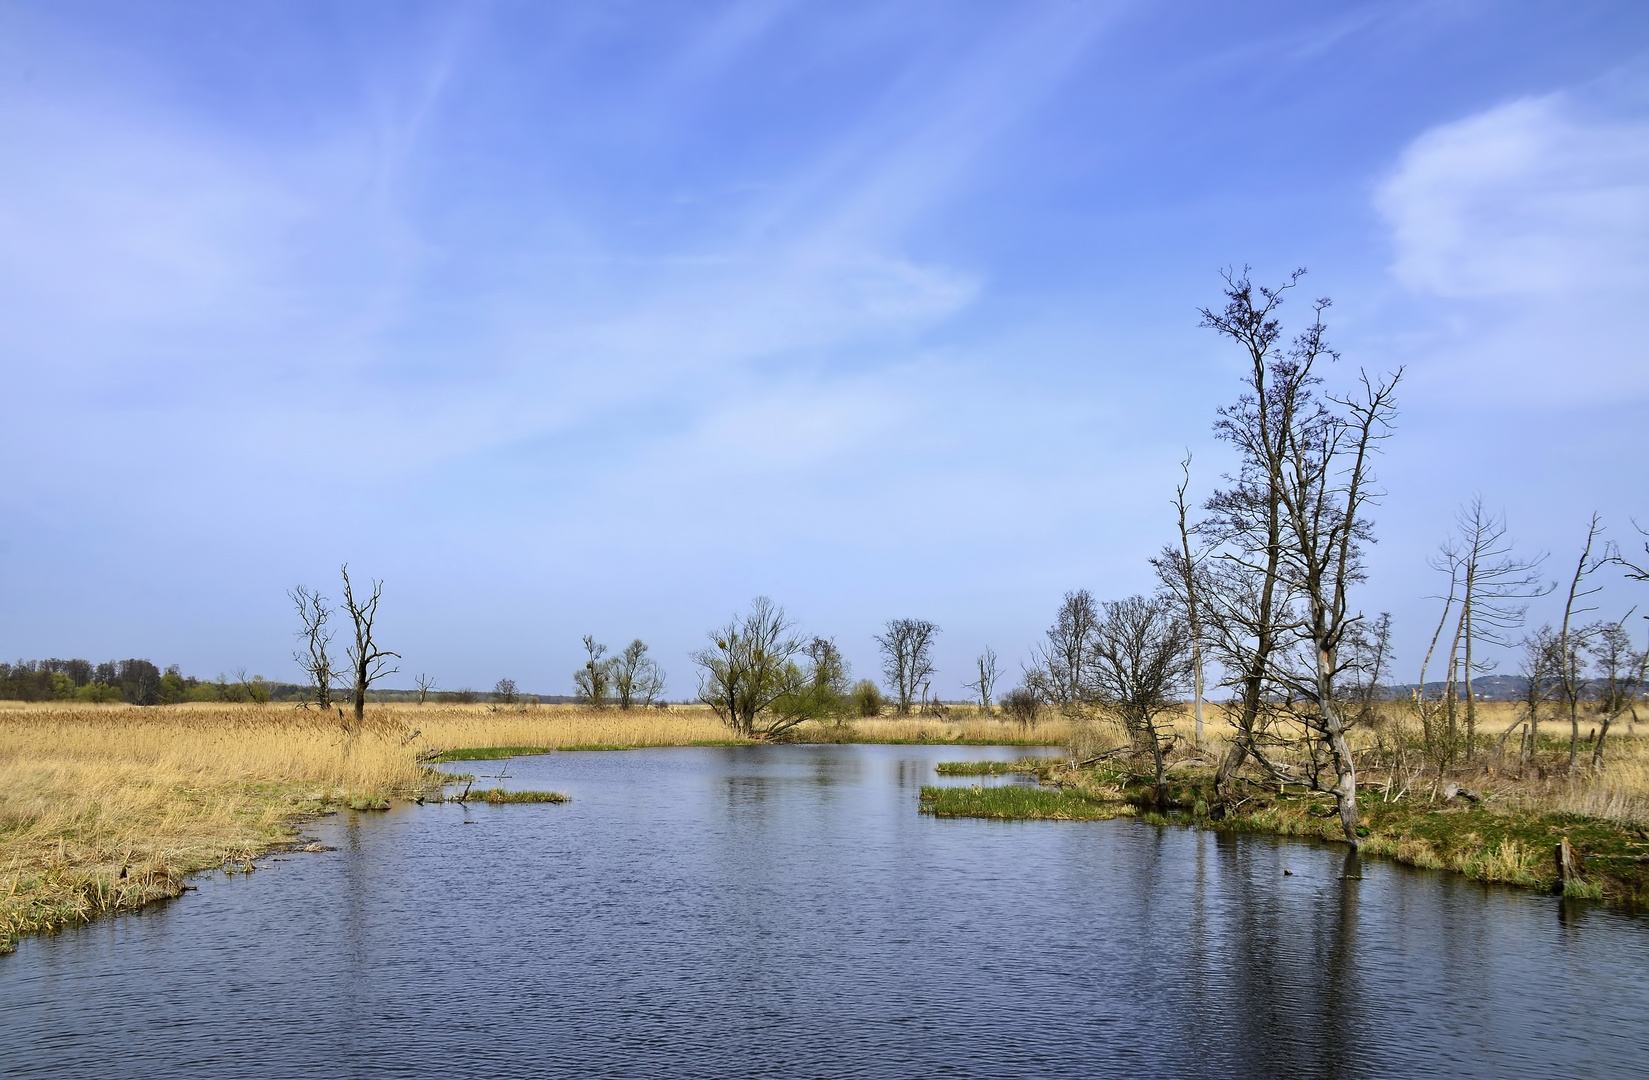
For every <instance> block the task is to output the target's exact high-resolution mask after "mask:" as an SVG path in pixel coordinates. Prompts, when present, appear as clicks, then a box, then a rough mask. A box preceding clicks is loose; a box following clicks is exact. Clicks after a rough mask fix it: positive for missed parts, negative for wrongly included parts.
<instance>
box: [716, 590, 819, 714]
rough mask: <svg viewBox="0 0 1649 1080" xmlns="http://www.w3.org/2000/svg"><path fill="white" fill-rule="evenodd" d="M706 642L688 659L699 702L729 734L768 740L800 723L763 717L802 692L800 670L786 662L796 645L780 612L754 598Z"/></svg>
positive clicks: (790, 627) (798, 648) (770, 603)
mask: <svg viewBox="0 0 1649 1080" xmlns="http://www.w3.org/2000/svg"><path fill="white" fill-rule="evenodd" d="M710 641H711V644H710V645H709V646H707V647H705V648H703V649H700V650H698V651H697V652H695V653H693V654H692V659H693V663H695V664H697V665H698V666H699V700H700V701H702V702H704V703H705V704H706V705H708V706H710V708H711V709H713V710H715V713H716V715H717V716H718V717H720V718H721V720H722V722H723V723H725V724H726V725H727V726H728V727H730V728H732V729H733V731H734V733H736V734H738V735H742V736H745V737H747V738H758V739H760V738H771V737H773V736H775V735H779V734H782V733H783V732H785V731H787V730H789V729H790V728H792V727H795V726H796V725H797V724H800V723H801V722H802V721H803V720H804V719H806V717H803V716H796V715H783V716H781V715H774V714H772V713H771V712H770V711H769V709H770V706H771V705H772V704H773V702H775V701H776V700H778V699H779V698H781V697H783V696H785V695H792V694H796V693H798V692H799V691H800V690H801V689H802V685H801V684H802V681H803V676H802V672H801V669H800V668H798V667H797V666H796V665H795V664H794V663H793V662H792V658H793V657H794V656H795V655H796V654H797V653H798V652H800V651H801V648H802V643H801V641H800V640H799V639H798V638H797V637H796V636H795V634H794V626H793V624H792V623H791V622H790V620H789V619H787V618H786V617H785V614H784V609H783V608H781V607H779V606H778V605H777V604H775V603H773V601H771V600H769V599H768V598H767V597H765V596H758V597H756V598H755V599H754V600H752V601H751V602H750V611H749V612H748V613H747V614H745V615H744V616H742V617H741V616H737V615H735V616H734V617H733V618H732V619H731V620H729V621H728V623H727V625H726V626H724V627H722V628H721V629H719V630H715V631H712V632H711V634H710Z"/></svg>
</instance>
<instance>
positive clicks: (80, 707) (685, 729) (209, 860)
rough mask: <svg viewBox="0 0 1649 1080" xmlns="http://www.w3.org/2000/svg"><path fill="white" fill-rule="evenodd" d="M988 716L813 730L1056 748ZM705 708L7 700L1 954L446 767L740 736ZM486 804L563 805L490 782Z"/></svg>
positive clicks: (831, 736) (425, 785)
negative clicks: (347, 710) (334, 708)
mask: <svg viewBox="0 0 1649 1080" xmlns="http://www.w3.org/2000/svg"><path fill="white" fill-rule="evenodd" d="M1066 734H1067V732H1066V731H1065V730H1064V728H1063V726H1062V725H1053V726H1051V727H1050V726H1044V727H1042V728H1038V729H1036V730H1034V731H1027V730H1025V729H1023V728H1020V727H1018V726H1016V725H1011V724H1008V723H1005V722H1003V721H1001V720H998V719H994V718H990V717H970V716H963V717H955V718H941V717H910V718H876V719H869V720H861V721H857V722H855V723H853V724H851V725H839V726H830V727H822V728H819V729H817V730H813V729H812V727H811V725H810V726H809V727H808V728H806V729H804V730H803V731H802V732H800V733H799V735H800V737H801V738H803V739H810V738H811V739H817V740H819V741H867V742H898V743H916V744H926V743H951V744H970V743H1003V742H1019V743H1023V744H1025V745H1035V744H1042V743H1049V742H1059V741H1061V740H1063V739H1064V738H1065V737H1066ZM741 744H742V741H741V740H737V739H730V738H729V737H728V730H727V728H726V727H725V726H724V725H723V724H722V723H721V722H720V721H718V720H717V719H716V717H715V716H714V714H713V713H711V712H710V710H709V709H707V708H702V707H676V708H673V709H670V710H662V709H637V710H632V711H628V712H626V711H623V710H619V709H601V710H591V709H580V708H575V707H570V706H534V707H527V708H512V709H504V710H497V711H495V710H493V709H491V708H489V707H487V706H485V705H473V706H437V705H429V706H418V705H410V704H397V705H373V706H370V707H369V708H368V711H367V719H366V723H365V724H364V725H362V726H361V727H360V728H359V729H354V728H353V727H352V725H346V724H345V723H344V720H343V718H342V717H341V716H339V715H338V714H336V713H326V714H323V713H319V712H314V711H303V710H298V709H293V708H291V707H290V706H281V705H250V704H248V705H222V704H198V705H178V706H165V707H154V708H134V707H130V706H123V705H86V704H73V705H71V704H32V705H22V704H17V703H12V704H3V703H0V952H6V951H9V950H10V949H11V948H12V947H14V945H15V943H16V941H17V939H18V937H20V936H21V935H24V934H31V933H40V932H50V931H53V930H56V929H59V928H61V927H65V926H72V925H75V924H78V923H81V922H85V921H86V920H88V919H91V918H94V917H96V916H99V915H105V914H112V913H116V912H121V911H130V910H134V909H136V908H138V907H141V906H143V905H144V904H147V903H150V902H153V901H156V900H161V899H165V898H167V897H173V896H177V895H178V894H179V893H180V892H181V891H182V890H183V889H184V887H185V882H186V879H187V877H188V875H190V874H194V873H198V872H201V871H205V870H214V869H235V870H239V869H244V868H247V867H249V866H251V865H252V863H253V860H254V859H255V858H256V857H257V856H258V855H260V854H262V853H264V852H267V851H270V850H272V849H275V848H278V847H282V846H289V845H293V844H296V843H297V842H298V841H299V829H300V827H301V825H302V822H303V821H304V820H305V819H306V818H309V817H312V816H313V815H316V814H322V813H328V812H332V811H336V810H343V809H356V810H364V811H371V810H385V809H388V808H389V807H390V806H391V805H393V804H394V802H396V801H397V800H404V799H411V798H417V797H420V796H422V795H426V794H428V793H429V791H430V789H431V785H433V784H438V783H439V780H440V778H439V777H436V776H433V775H432V774H431V772H430V770H429V768H428V766H429V765H431V764H433V763H435V762H438V761H450V760H484V759H492V758H500V757H514V756H518V755H520V754H524V753H544V752H549V751H552V750H571V749H609V750H619V749H632V748H640V747H649V746H726V745H741ZM472 797H476V798H482V799H484V800H485V801H489V802H510V803H513V802H523V801H555V800H557V799H559V798H561V796H559V795H556V794H555V793H551V792H544V793H521V792H517V793H496V794H489V793H485V792H483V793H481V794H480V795H474V794H473V793H472Z"/></svg>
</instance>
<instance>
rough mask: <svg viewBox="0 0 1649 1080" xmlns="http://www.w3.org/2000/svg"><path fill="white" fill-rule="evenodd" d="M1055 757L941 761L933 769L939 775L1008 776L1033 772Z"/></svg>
mask: <svg viewBox="0 0 1649 1080" xmlns="http://www.w3.org/2000/svg"><path fill="white" fill-rule="evenodd" d="M1055 760H1057V759H1055V758H1020V759H1019V760H1018V761H941V762H940V763H939V764H938V765H935V766H934V769H933V771H934V772H936V773H938V774H939V775H940V776H1008V775H1011V774H1013V773H1030V774H1033V775H1034V774H1035V773H1038V772H1040V771H1041V770H1043V769H1044V768H1046V767H1047V766H1048V765H1050V764H1051V763H1052V762H1054V761H1055Z"/></svg>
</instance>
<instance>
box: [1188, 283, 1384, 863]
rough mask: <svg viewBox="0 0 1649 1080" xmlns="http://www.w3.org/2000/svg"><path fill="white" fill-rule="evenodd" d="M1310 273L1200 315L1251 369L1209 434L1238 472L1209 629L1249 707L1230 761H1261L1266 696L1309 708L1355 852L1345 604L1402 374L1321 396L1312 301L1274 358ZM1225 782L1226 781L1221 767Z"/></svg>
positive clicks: (1219, 509) (1322, 328)
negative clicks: (1376, 460) (1291, 293)
mask: <svg viewBox="0 0 1649 1080" xmlns="http://www.w3.org/2000/svg"><path fill="white" fill-rule="evenodd" d="M1303 273H1304V271H1296V272H1295V273H1294V275H1293V276H1292V277H1291V278H1290V280H1289V281H1288V282H1287V283H1285V284H1284V285H1282V286H1280V287H1278V288H1274V289H1272V288H1266V287H1263V286H1262V287H1259V288H1258V289H1256V288H1255V287H1254V286H1253V285H1252V284H1251V283H1250V282H1249V280H1248V278H1247V276H1246V271H1245V272H1244V273H1243V274H1240V275H1239V274H1235V273H1227V274H1226V289H1225V296H1226V306H1225V308H1224V310H1223V311H1220V312H1214V311H1211V310H1209V309H1206V308H1205V309H1203V312H1202V315H1203V325H1204V326H1206V327H1208V328H1210V329H1213V330H1214V331H1215V332H1216V333H1218V334H1220V335H1221V336H1223V337H1226V338H1229V339H1230V340H1232V341H1233V342H1235V343H1236V344H1238V345H1239V346H1240V347H1241V348H1242V349H1243V351H1244V352H1245V353H1246V354H1247V357H1248V359H1249V361H1250V371H1249V372H1248V373H1247V375H1246V376H1245V386H1244V393H1243V394H1242V395H1241V396H1240V397H1239V398H1238V400H1237V403H1236V404H1235V405H1233V406H1228V407H1226V408H1224V409H1222V410H1221V411H1220V420H1219V421H1218V422H1217V423H1216V425H1215V428H1216V432H1217V433H1218V434H1219V435H1220V437H1221V438H1223V439H1225V440H1226V441H1227V442H1230V443H1231V444H1232V445H1233V446H1234V447H1236V448H1237V449H1238V450H1239V452H1240V453H1241V455H1242V462H1241V465H1240V466H1239V470H1238V474H1237V476H1236V477H1235V478H1234V479H1233V484H1232V486H1231V487H1230V488H1228V489H1227V490H1225V491H1223V492H1220V493H1217V494H1216V495H1215V497H1214V498H1213V499H1211V500H1210V502H1209V509H1210V510H1212V511H1214V515H1213V518H1212V519H1211V520H1210V522H1209V523H1208V526H1207V527H1208V529H1209V530H1210V532H1211V533H1212V535H1214V536H1215V537H1217V538H1218V539H1219V540H1220V541H1221V543H1222V547H1221V550H1220V551H1219V553H1218V555H1219V557H1221V558H1223V559H1224V560H1226V566H1227V568H1228V570H1230V571H1232V572H1231V573H1228V574H1226V575H1222V576H1221V580H1222V581H1225V582H1228V583H1229V584H1230V585H1231V586H1232V596H1233V597H1234V598H1235V600H1234V602H1232V603H1226V604H1222V605H1221V606H1222V608H1223V609H1224V610H1223V611H1222V613H1221V614H1222V616H1224V617H1223V618H1221V619H1219V620H1211V621H1215V622H1219V623H1222V624H1223V625H1224V626H1225V627H1227V628H1228V629H1235V631H1236V633H1235V634H1231V635H1226V636H1225V637H1224V639H1223V640H1224V642H1225V644H1226V645H1227V647H1228V648H1230V647H1232V646H1236V647H1235V648H1232V652H1233V653H1235V654H1236V655H1235V659H1237V660H1238V664H1237V666H1236V667H1235V668H1234V669H1233V671H1234V674H1235V676H1236V681H1237V682H1238V684H1239V685H1240V687H1241V691H1240V693H1241V697H1242V705H1241V707H1240V709H1239V712H1238V725H1237V726H1238V730H1237V732H1236V733H1235V734H1236V738H1235V739H1234V740H1233V751H1232V755H1230V756H1228V762H1229V760H1230V758H1231V757H1236V758H1237V759H1238V763H1240V758H1241V756H1246V755H1247V754H1250V753H1253V752H1254V751H1255V749H1256V741H1255V737H1256V735H1257V730H1256V727H1255V721H1256V720H1257V718H1258V716H1259V714H1260V711H1261V707H1262V705H1263V703H1264V700H1265V697H1266V691H1267V686H1266V684H1267V682H1268V681H1274V682H1278V683H1280V684H1281V685H1282V686H1283V688H1284V691H1285V694H1286V696H1288V697H1291V698H1295V699H1299V700H1303V701H1304V702H1305V703H1306V704H1307V705H1308V708H1307V709H1306V710H1305V711H1303V712H1302V711H1300V710H1294V712H1293V715H1294V716H1296V718H1298V719H1300V720H1301V721H1302V722H1304V723H1305V724H1306V725H1307V726H1308V728H1310V729H1311V730H1312V732H1313V736H1314V738H1317V739H1319V740H1321V742H1322V744H1323V745H1324V746H1325V748H1326V750H1327V753H1328V755H1329V758H1330V761H1331V764H1332V766H1333V769H1334V772H1335V776H1336V781H1335V784H1334V789H1333V790H1334V795H1335V801H1336V803H1337V804H1338V806H1339V811H1340V821H1341V824H1342V827H1343V828H1344V831H1345V835H1346V839H1347V840H1348V841H1349V842H1350V843H1352V844H1353V845H1355V844H1356V842H1357V838H1358V832H1357V830H1358V816H1357V775H1356V764H1355V761H1354V760H1353V758H1352V756H1351V749H1350V746H1349V744H1348V743H1347V742H1346V739H1345V718H1344V717H1343V716H1342V715H1341V697H1340V693H1341V688H1340V687H1339V686H1338V685H1337V682H1338V680H1339V678H1340V676H1341V675H1342V673H1344V672H1345V671H1346V668H1347V661H1348V658H1347V657H1344V656H1342V653H1341V650H1342V648H1343V647H1344V646H1345V645H1346V644H1347V643H1348V635H1349V634H1351V633H1352V631H1353V628H1354V627H1355V626H1356V624H1357V622H1358V621H1359V620H1360V619H1361V617H1362V616H1361V614H1360V613H1358V612H1356V611H1354V610H1353V608H1352V606H1351V603H1350V591H1351V589H1352V587H1353V586H1355V585H1356V584H1357V583H1359V582H1360V581H1361V580H1362V579H1363V562H1362V555H1363V549H1364V547H1365V545H1366V544H1367V543H1368V542H1369V541H1370V539H1371V538H1372V527H1371V524H1370V522H1369V521H1368V519H1367V517H1366V516H1365V513H1366V510H1367V507H1368V505H1369V503H1370V502H1371V501H1372V500H1374V499H1375V498H1376V497H1377V495H1378V492H1377V491H1376V489H1375V488H1374V487H1373V481H1374V477H1373V469H1372V457H1373V455H1374V453H1375V452H1376V451H1377V449H1378V447H1379V444H1380V442H1381V441H1382V440H1383V439H1385V438H1386V437H1387V435H1388V434H1389V431H1390V426H1391V420H1392V417H1393V415H1394V411H1395V406H1394V402H1393V394H1394V391H1395V388H1396V385H1397V382H1398V380H1399V379H1400V378H1401V376H1402V372H1401V371H1398V372H1396V373H1394V374H1392V375H1390V376H1387V377H1385V378H1382V379H1376V378H1372V377H1370V376H1369V375H1368V374H1367V373H1366V372H1359V374H1358V378H1357V381H1356V384H1355V385H1354V386H1353V387H1352V388H1351V389H1350V390H1349V391H1348V392H1347V393H1345V394H1343V395H1341V396H1335V395H1332V394H1330V395H1324V396H1321V397H1319V396H1318V394H1317V392H1316V390H1315V387H1316V386H1318V385H1319V384H1320V383H1321V382H1322V378H1323V371H1324V369H1326V368H1328V367H1329V366H1331V365H1332V364H1333V363H1335V362H1336V361H1338V359H1339V354H1338V353H1336V352H1335V351H1334V350H1333V349H1332V348H1330V347H1329V345H1328V342H1327V326H1326V324H1325V323H1324V321H1323V314H1324V312H1325V311H1327V309H1328V307H1329V304H1330V301H1328V300H1327V299H1319V300H1317V301H1315V302H1314V304H1313V306H1312V312H1313V318H1312V321H1311V323H1310V324H1309V325H1308V326H1307V327H1306V328H1305V329H1304V330H1303V331H1301V332H1300V333H1299V334H1298V335H1297V336H1296V337H1295V338H1294V339H1293V341H1292V342H1291V343H1290V344H1289V345H1288V346H1287V347H1286V348H1284V349H1279V348H1278V347H1277V346H1278V342H1279V340H1280V338H1281V334H1282V327H1281V323H1280V321H1279V319H1278V317H1277V314H1276V311H1277V308H1278V307H1279V306H1280V305H1281V303H1282V301H1283V297H1284V294H1285V293H1286V292H1287V291H1288V290H1289V289H1291V288H1293V287H1295V286H1296V285H1297V284H1298V282H1299V279H1300V277H1301V275H1302V274H1303ZM1256 599H1257V601H1258V602H1257V605H1256V603H1255V600H1256ZM1234 616H1235V617H1234ZM1296 648H1297V649H1299V650H1303V652H1304V653H1305V657H1304V662H1303V663H1293V662H1290V661H1291V659H1292V658H1291V656H1290V655H1289V654H1290V653H1291V652H1293V651H1294V650H1295V649H1296ZM1221 773H1222V776H1225V775H1229V774H1228V773H1227V769H1226V765H1225V764H1223V763H1222V769H1221Z"/></svg>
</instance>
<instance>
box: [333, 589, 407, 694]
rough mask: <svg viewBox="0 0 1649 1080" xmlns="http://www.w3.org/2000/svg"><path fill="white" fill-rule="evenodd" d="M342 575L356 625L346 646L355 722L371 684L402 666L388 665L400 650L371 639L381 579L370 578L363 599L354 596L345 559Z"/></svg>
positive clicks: (346, 604) (346, 606) (348, 607)
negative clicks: (368, 591) (369, 591)
mask: <svg viewBox="0 0 1649 1080" xmlns="http://www.w3.org/2000/svg"><path fill="white" fill-rule="evenodd" d="M340 572H341V573H342V574H343V578H344V611H345V612H346V613H348V615H349V618H350V622H351V623H353V624H354V627H355V643H354V644H353V645H351V646H350V647H349V650H348V655H349V663H350V667H351V668H352V669H353V671H354V675H355V723H356V724H357V725H358V724H360V722H361V720H362V718H363V717H364V716H365V715H366V692H367V690H368V689H370V688H371V686H372V684H373V683H375V682H377V681H378V680H379V679H381V678H383V677H384V676H385V675H392V674H394V673H395V672H397V671H400V670H401V669H400V668H399V667H394V666H391V665H390V662H389V661H390V659H391V658H392V657H393V658H394V659H396V660H399V659H400V658H401V654H400V653H397V652H390V651H389V650H388V649H382V648H379V647H378V645H377V643H376V642H375V641H374V640H373V632H374V629H375V627H374V625H373V624H374V623H375V622H376V621H377V618H378V601H379V599H380V598H381V597H382V596H383V594H384V583H383V582H382V581H376V580H374V581H373V582H372V595H371V596H369V597H368V598H367V599H366V600H364V601H358V600H356V599H355V589H354V587H353V586H352V585H351V584H350V581H349V564H348V563H344V565H343V567H342V568H341V571H340Z"/></svg>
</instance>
